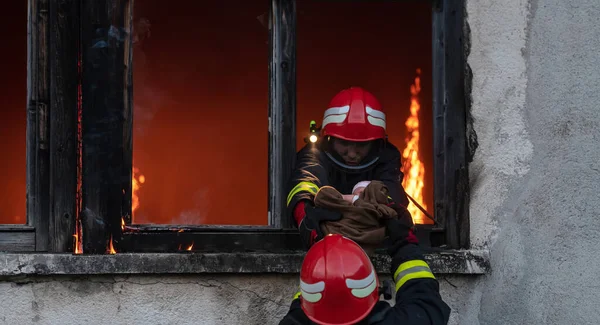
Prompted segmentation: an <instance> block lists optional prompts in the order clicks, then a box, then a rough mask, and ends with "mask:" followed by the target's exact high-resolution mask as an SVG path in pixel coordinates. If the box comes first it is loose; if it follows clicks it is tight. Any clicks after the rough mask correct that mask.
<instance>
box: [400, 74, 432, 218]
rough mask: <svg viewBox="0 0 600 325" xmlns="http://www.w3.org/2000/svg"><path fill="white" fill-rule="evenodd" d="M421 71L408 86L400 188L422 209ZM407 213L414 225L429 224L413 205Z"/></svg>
mask: <svg viewBox="0 0 600 325" xmlns="http://www.w3.org/2000/svg"><path fill="white" fill-rule="evenodd" d="M420 75H421V69H417V76H416V77H415V82H414V84H412V85H411V86H410V94H411V98H410V116H409V117H408V119H407V120H406V123H405V125H406V129H407V131H408V136H407V138H406V148H404V151H403V152H402V157H403V158H404V162H405V165H404V168H403V172H404V179H403V180H402V186H403V187H404V190H405V191H406V194H408V195H410V196H411V197H412V198H413V199H414V200H415V201H417V202H418V203H419V204H420V205H421V206H422V207H423V209H425V210H426V209H427V206H426V205H425V204H424V203H423V185H424V182H423V180H424V177H425V165H424V164H423V162H422V161H421V160H420V159H419V110H420V109H421V105H420V104H419V92H420V91H421V77H420ZM408 211H409V212H410V214H411V215H412V217H413V222H414V223H415V224H430V223H433V222H432V220H431V219H429V218H427V217H426V216H425V215H424V214H423V212H422V211H421V210H419V208H418V207H417V206H416V205H415V204H409V206H408Z"/></svg>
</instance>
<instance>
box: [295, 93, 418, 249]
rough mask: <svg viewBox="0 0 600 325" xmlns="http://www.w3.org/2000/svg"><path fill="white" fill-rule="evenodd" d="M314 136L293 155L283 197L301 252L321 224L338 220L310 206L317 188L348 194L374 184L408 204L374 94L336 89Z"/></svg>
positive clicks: (336, 213)
mask: <svg viewBox="0 0 600 325" xmlns="http://www.w3.org/2000/svg"><path fill="white" fill-rule="evenodd" d="M311 126H312V124H311ZM319 133H320V134H319V136H318V137H317V136H316V135H314V134H313V135H312V136H311V141H308V143H307V145H306V146H304V148H302V149H301V150H300V151H299V152H298V153H297V156H296V166H295V168H294V170H293V172H292V175H291V180H290V184H289V192H288V196H287V207H288V215H290V216H292V217H293V219H294V222H293V223H294V224H295V225H296V226H297V227H298V229H299V232H300V237H301V239H302V241H303V243H304V245H305V246H306V247H307V248H308V247H310V246H311V245H312V244H313V243H314V242H316V241H317V240H319V239H321V238H323V235H324V234H323V233H322V231H321V230H320V227H319V224H320V223H321V222H323V221H337V220H339V219H341V218H342V214H341V213H340V212H339V211H330V210H324V209H320V208H315V207H314V204H313V199H314V196H315V194H316V193H317V191H318V190H319V188H320V187H322V186H325V185H329V186H332V187H334V188H335V189H337V190H338V191H339V192H341V193H342V194H350V193H351V191H352V188H353V186H354V185H355V184H357V183H358V182H360V181H371V180H379V181H382V182H383V183H384V184H385V185H386V187H387V188H388V191H389V196H390V200H391V201H393V202H394V204H397V205H400V206H403V207H406V206H407V205H408V198H407V196H406V193H405V192H404V189H403V188H402V186H401V185H400V184H401V181H402V178H403V174H402V172H401V171H400V152H399V151H398V149H397V148H396V147H395V146H394V145H393V144H391V143H390V142H389V141H387V135H386V120H385V113H384V112H383V110H382V108H381V105H380V104H379V101H378V100H377V99H376V98H375V96H373V95H372V94H371V93H369V92H367V91H365V90H364V89H362V88H360V87H351V88H349V89H345V90H342V91H341V92H339V93H338V94H337V95H335V96H334V97H333V99H332V100H331V102H330V103H329V107H328V108H327V109H326V110H325V113H324V115H323V123H322V125H321V128H320V131H319ZM317 139H318V140H317ZM313 142H314V143H313Z"/></svg>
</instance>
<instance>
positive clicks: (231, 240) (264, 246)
mask: <svg viewBox="0 0 600 325" xmlns="http://www.w3.org/2000/svg"><path fill="white" fill-rule="evenodd" d="M301 243H302V242H301V240H300V237H299V235H298V231H294V230H289V231H286V230H283V231H276V232H233V231H232V232H214V231H210V230H209V231H205V232H151V233H148V232H145V233H144V232H139V233H137V232H129V233H124V234H123V239H122V241H121V243H120V246H119V248H120V250H119V252H123V253H126V252H187V250H186V248H188V247H190V246H191V245H192V244H193V246H192V248H191V249H190V251H192V252H284V251H298V250H304V248H303V247H302V244H301Z"/></svg>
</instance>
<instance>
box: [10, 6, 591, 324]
mask: <svg viewBox="0 0 600 325" xmlns="http://www.w3.org/2000/svg"><path fill="white" fill-rule="evenodd" d="M467 12H468V21H469V25H470V28H471V42H472V46H471V54H470V56H469V58H468V61H469V65H470V66H471V68H472V70H473V76H474V79H473V108H472V114H473V117H474V120H475V124H474V128H475V131H476V132H477V135H478V140H479V147H478V149H477V152H476V154H475V157H474V162H473V163H472V164H471V166H470V168H471V170H470V173H471V184H472V199H471V218H472V221H471V224H472V229H471V230H472V243H473V245H474V246H475V247H479V248H480V247H487V248H489V249H490V250H491V252H492V268H493V269H492V272H491V273H490V274H489V275H486V276H479V277H470V276H451V277H439V279H440V284H441V286H442V292H443V295H444V297H445V298H446V300H447V301H448V303H449V304H450V305H451V306H452V308H453V314H452V319H451V324H600V313H599V312H598V311H597V308H596V305H597V304H598V294H597V293H596V292H597V291H598V290H599V289H598V288H599V287H600V279H598V277H597V275H596V274H597V271H596V270H597V269H598V268H600V255H599V254H597V253H596V252H595V250H596V244H597V242H598V241H599V240H600V231H599V230H600V222H599V221H598V220H597V217H598V216H599V213H598V211H600V194H599V193H600V108H599V107H598V103H599V102H600V55H599V54H598V53H599V50H600V23H598V22H599V21H600V2H599V1H597V0H577V1H564V0H531V1H526V0H504V1H496V0H470V1H468V8H467ZM25 281H26V282H25V283H21V284H18V283H16V282H14V281H12V282H0V306H2V309H3V310H2V312H0V324H29V323H37V324H85V323H89V324H139V323H144V324H275V323H276V319H278V318H279V317H281V316H282V315H283V314H285V312H286V310H287V308H288V303H289V299H290V297H291V295H292V294H293V293H294V291H295V288H296V286H297V282H296V281H297V277H296V276H294V275H287V276H271V275H269V276H266V275H264V276H225V275H222V276H216V275H215V276H209V275H201V276H185V277H183V276H182V277H176V276H152V277H142V276H136V277H93V278H68V277H57V278H44V279H26V280H25Z"/></svg>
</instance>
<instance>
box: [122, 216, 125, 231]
mask: <svg viewBox="0 0 600 325" xmlns="http://www.w3.org/2000/svg"><path fill="white" fill-rule="evenodd" d="M121 231H125V219H123V218H121Z"/></svg>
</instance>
